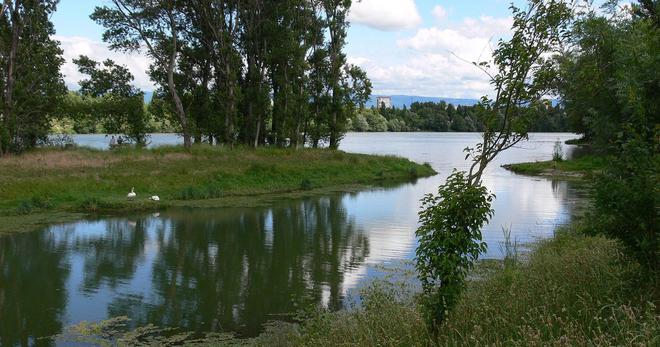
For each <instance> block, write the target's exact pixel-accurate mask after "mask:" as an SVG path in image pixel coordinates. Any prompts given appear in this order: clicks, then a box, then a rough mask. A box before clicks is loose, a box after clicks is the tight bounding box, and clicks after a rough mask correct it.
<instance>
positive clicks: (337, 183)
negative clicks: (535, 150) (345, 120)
mask: <svg viewBox="0 0 660 347" xmlns="http://www.w3.org/2000/svg"><path fill="white" fill-rule="evenodd" d="M434 174H435V171H434V170H433V169H432V168H431V167H430V165H420V164H417V163H414V162H412V161H409V160H407V159H403V158H398V157H393V156H373V155H363V154H349V153H344V152H341V151H329V150H321V149H300V150H291V149H272V148H261V149H256V150H254V149H247V148H238V149H227V148H222V147H211V146H195V147H194V148H193V149H192V150H191V151H190V152H188V151H186V150H184V149H183V148H182V147H180V146H170V147H167V146H166V147H159V148H157V149H128V148H127V149H121V150H116V151H99V150H92V149H87V148H78V149H73V150H53V149H41V150H36V151H33V152H29V153H26V154H23V155H20V156H14V157H5V158H2V159H0V233H3V232H4V233H6V232H13V231H26V230H32V229H34V228H35V227H37V226H39V225H43V224H47V223H52V222H63V221H68V220H73V219H79V218H80V217H81V216H82V215H84V214H89V213H117V212H126V211H136V210H137V211H141V210H145V211H147V210H158V209H163V208H167V207H171V206H180V207H197V206H205V207H212V206H213V207H222V206H228V205H240V204H254V203H256V201H258V200H260V199H262V198H263V199H276V198H280V197H287V196H289V197H291V196H293V197H296V196H300V195H303V194H314V193H318V192H327V191H329V190H335V191H336V190H342V191H343V190H355V189H360V188H365V187H367V186H373V185H379V184H385V183H387V182H395V181H405V180H411V179H414V178H417V177H426V176H431V175H434ZM132 187H135V192H136V195H137V196H136V197H135V199H133V200H128V199H127V197H126V196H127V193H128V192H129V191H130V190H131V188H132ZM153 195H157V196H158V197H159V198H160V201H157V202H156V201H151V200H149V198H150V197H151V196H153Z"/></svg>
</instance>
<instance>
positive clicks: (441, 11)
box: [431, 5, 447, 21]
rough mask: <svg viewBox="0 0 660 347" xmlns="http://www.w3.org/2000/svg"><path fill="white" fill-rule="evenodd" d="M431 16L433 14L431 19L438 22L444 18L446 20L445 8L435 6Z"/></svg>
mask: <svg viewBox="0 0 660 347" xmlns="http://www.w3.org/2000/svg"><path fill="white" fill-rule="evenodd" d="M431 14H433V17H435V19H437V20H439V21H441V20H444V19H445V18H447V10H445V8H444V7H442V6H440V5H436V6H435V7H434V8H433V11H432V12H431Z"/></svg>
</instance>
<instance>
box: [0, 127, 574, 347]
mask: <svg viewBox="0 0 660 347" xmlns="http://www.w3.org/2000/svg"><path fill="white" fill-rule="evenodd" d="M94 136H97V137H96V138H95V137H94ZM574 137H575V136H574V135H570V134H533V135H532V136H531V140H530V141H529V142H526V143H523V144H521V145H520V146H518V147H517V148H514V149H512V150H510V151H508V152H506V153H504V154H503V155H502V156H501V157H499V158H498V159H497V160H496V162H494V163H493V164H492V165H491V166H490V168H489V169H488V170H487V171H486V173H485V175H484V183H485V184H486V186H487V187H488V188H489V189H490V190H491V191H492V192H493V193H495V194H496V195H497V199H496V200H495V202H494V205H493V206H494V208H495V216H494V218H493V219H492V220H491V222H490V223H489V224H488V225H487V226H486V227H485V228H484V238H485V240H486V242H487V243H488V245H489V248H488V251H487V253H486V254H485V257H486V258H501V257H502V249H501V245H500V243H501V241H502V239H503V233H502V228H503V227H505V228H510V229H511V231H512V237H513V238H515V239H516V240H518V241H519V242H529V241H533V240H535V239H538V238H544V237H549V236H551V235H552V233H553V230H554V229H555V228H556V226H557V225H561V224H564V223H567V222H568V221H569V219H570V217H571V212H572V210H573V207H574V205H575V204H576V202H577V201H578V200H579V199H580V195H581V190H580V189H579V187H576V186H575V184H574V183H568V182H563V181H553V180H548V179H540V178H532V177H525V176H519V175H515V174H512V173H510V172H508V171H506V170H504V169H502V168H500V167H499V165H500V164H503V163H511V162H523V161H534V160H547V159H549V158H550V157H551V155H552V148H553V145H554V142H555V141H557V140H558V139H559V140H562V141H563V140H565V139H568V138H574ZM84 139H87V141H88V142H85V141H81V138H77V141H79V143H82V144H89V143H91V142H93V141H92V140H95V139H96V143H103V142H102V141H100V140H99V139H103V137H102V136H98V135H88V136H86V137H85V138H84ZM84 139H83V140H84ZM159 139H160V140H161V142H160V143H161V144H168V143H176V142H177V141H178V138H177V137H176V136H174V135H161V136H160V137H159ZM90 141H91V142H90ZM478 141H479V134H465V133H373V134H364V133H361V134H353V133H352V134H348V135H347V136H346V138H345V139H344V141H343V142H342V145H341V149H343V150H345V151H348V152H359V153H375V154H394V155H399V156H403V157H407V158H410V159H411V160H414V161H417V162H429V163H431V165H432V166H433V167H434V168H435V169H436V171H438V172H439V175H437V176H435V177H431V178H425V179H419V180H417V181H416V182H410V183H404V184H400V185H396V186H394V187H382V188H374V189H370V190H367V191H362V192H358V193H345V194H341V193H338V194H331V195H326V196H317V197H311V198H304V199H289V200H283V201H280V202H276V203H273V204H272V205H271V206H267V207H252V208H222V209H173V210H168V211H163V212H160V213H156V212H154V213H151V214H139V215H130V216H123V217H121V218H119V217H117V218H102V219H88V220H81V221H78V222H76V223H69V224H64V225H54V226H50V227H47V228H44V229H42V230H37V231H35V232H32V233H24V234H16V235H10V236H4V237H0V345H2V346H13V345H20V344H31V343H37V344H44V345H48V344H51V341H49V340H34V339H35V338H36V337H43V336H49V335H52V334H56V333H58V332H60V331H61V329H62V328H63V327H65V326H68V325H71V324H76V323H78V322H80V321H99V320H103V319H107V318H110V317H115V316H128V317H130V318H131V319H132V324H133V325H135V326H141V325H145V324H148V323H152V324H156V325H159V326H179V327H182V328H184V329H185V330H193V331H204V332H206V331H233V332H236V333H238V334H239V335H242V336H253V335H255V334H257V333H258V332H259V331H260V329H261V327H262V324H263V323H264V322H266V321H268V320H273V319H286V317H287V315H288V314H290V313H292V312H295V311H296V310H298V309H299V308H301V307H303V306H305V305H322V306H325V307H328V308H332V309H338V308H341V307H342V305H343V303H344V300H345V298H346V296H347V294H349V293H351V292H352V291H353V290H355V289H356V288H358V287H359V286H360V285H363V284H364V283H366V282H368V281H369V280H370V279H371V278H374V277H376V276H379V275H381V272H380V271H379V269H378V268H379V266H380V265H383V264H385V265H389V266H400V264H402V261H406V260H410V259H412V258H413V257H414V251H415V247H416V243H417V241H416V239H415V235H414V233H415V229H416V226H417V213H418V211H419V199H420V198H421V197H422V196H423V195H424V194H427V193H430V192H434V191H436V190H437V187H438V185H440V184H442V183H443V182H444V179H445V178H446V176H447V175H449V174H450V173H451V171H452V170H453V168H459V169H466V168H467V165H468V163H466V162H465V161H464V160H463V159H464V154H463V152H462V150H463V148H465V147H466V146H471V145H474V144H475V143H477V142H478ZM564 149H565V151H566V152H567V155H570V154H571V152H572V151H573V147H571V146H564Z"/></svg>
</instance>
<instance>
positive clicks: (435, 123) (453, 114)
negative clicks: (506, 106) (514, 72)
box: [348, 102, 571, 132]
mask: <svg viewBox="0 0 660 347" xmlns="http://www.w3.org/2000/svg"><path fill="white" fill-rule="evenodd" d="M524 111H525V112H534V113H535V115H534V117H531V118H532V119H534V121H533V122H532V124H531V127H530V131H532V132H569V131H571V129H570V127H569V122H568V119H567V117H566V114H565V112H564V111H563V109H562V108H561V107H559V106H556V107H555V106H552V105H550V104H548V105H547V107H546V108H543V109H534V110H531V109H528V108H525V109H524ZM348 128H349V130H352V131H357V132H369V131H371V132H384V131H391V132H402V131H432V132H480V131H483V130H484V125H483V123H482V122H481V120H480V118H479V106H454V105H452V104H447V103H445V102H439V103H435V102H414V103H412V104H411V105H410V108H407V107H405V106H404V107H403V108H379V109H377V108H375V107H372V108H371V109H364V110H358V111H357V112H356V113H355V114H354V116H353V117H352V118H351V119H350V121H349V123H348Z"/></svg>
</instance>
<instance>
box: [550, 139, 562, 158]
mask: <svg viewBox="0 0 660 347" xmlns="http://www.w3.org/2000/svg"><path fill="white" fill-rule="evenodd" d="M562 160H564V149H563V148H562V145H561V141H559V140H557V141H555V145H554V147H553V148H552V161H555V162H557V161H562Z"/></svg>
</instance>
